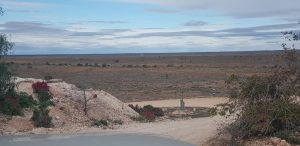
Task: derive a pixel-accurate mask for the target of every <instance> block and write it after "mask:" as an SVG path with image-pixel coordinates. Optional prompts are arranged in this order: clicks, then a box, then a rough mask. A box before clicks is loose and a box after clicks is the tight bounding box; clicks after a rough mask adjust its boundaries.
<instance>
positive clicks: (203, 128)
mask: <svg viewBox="0 0 300 146" xmlns="http://www.w3.org/2000/svg"><path fill="white" fill-rule="evenodd" d="M184 101H185V105H186V106H192V107H213V106H215V105H216V104H220V103H225V102H227V101H228V99H227V98H222V97H210V98H193V99H185V100H184ZM128 104H133V105H136V104H138V105H139V106H144V105H148V104H150V105H153V106H156V107H178V106H179V99H170V100H158V101H143V102H131V103H128ZM224 121H225V118H224V117H220V116H215V117H206V118H197V119H189V120H182V121H165V122H158V123H140V124H132V125H128V126H127V127H125V128H123V129H120V130H117V131H118V132H121V133H144V134H145V133H146V134H155V135H160V136H165V137H169V138H173V139H177V140H181V141H184V142H188V143H191V144H194V145H203V144H204V143H205V142H206V141H207V140H209V139H210V137H212V136H215V135H216V134H217V129H218V128H219V127H220V125H221V124H222V123H224Z"/></svg>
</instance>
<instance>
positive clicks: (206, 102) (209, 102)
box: [128, 97, 228, 107]
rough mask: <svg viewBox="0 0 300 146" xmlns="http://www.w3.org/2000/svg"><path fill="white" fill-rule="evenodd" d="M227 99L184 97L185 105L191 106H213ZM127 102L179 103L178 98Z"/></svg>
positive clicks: (163, 104)
mask: <svg viewBox="0 0 300 146" xmlns="http://www.w3.org/2000/svg"><path fill="white" fill-rule="evenodd" d="M227 101H228V99H227V98H224V97H207V98H191V99H184V102H185V106H187V107H188V106H191V107H213V106H215V105H216V104H220V103H225V102H227ZM128 104H133V105H136V104H137V105H139V106H144V105H153V106H155V107H178V106H179V105H180V99H169V100H156V101H142V102H130V103H128Z"/></svg>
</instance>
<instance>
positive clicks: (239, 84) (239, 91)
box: [220, 32, 300, 144]
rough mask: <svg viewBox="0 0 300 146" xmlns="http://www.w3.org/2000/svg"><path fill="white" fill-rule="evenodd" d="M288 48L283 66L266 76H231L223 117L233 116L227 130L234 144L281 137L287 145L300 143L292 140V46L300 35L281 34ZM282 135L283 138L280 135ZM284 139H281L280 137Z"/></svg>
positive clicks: (296, 78) (296, 88)
mask: <svg viewBox="0 0 300 146" xmlns="http://www.w3.org/2000/svg"><path fill="white" fill-rule="evenodd" d="M282 34H283V36H284V37H285V39H287V40H288V42H289V44H290V45H288V44H287V43H283V44H282V47H283V49H284V53H283V55H282V58H283V60H284V62H283V63H281V64H279V65H276V67H274V68H273V69H272V70H271V72H270V74H269V75H263V76H257V75H256V76H251V77H247V78H239V77H237V76H235V75H232V76H230V77H229V78H228V79H227V81H226V83H227V85H228V88H229V89H230V90H229V91H230V93H229V94H230V103H228V104H223V105H222V107H223V111H221V112H220V113H222V115H231V114H234V115H235V116H234V117H236V121H235V122H233V123H232V124H231V125H230V126H229V131H230V132H231V134H232V136H233V137H234V138H237V139H235V140H238V139H239V138H250V137H256V136H282V137H281V138H285V139H286V138H287V139H286V140H288V141H290V142H297V141H298V144H299V142H300V140H299V137H298V138H297V137H296V136H295V132H297V131H298V130H299V128H300V118H299V117H300V106H299V103H296V100H295V98H299V96H300V62H299V61H300V60H299V59H300V58H299V55H298V54H297V49H296V45H295V42H297V41H298V40H299V36H300V33H295V32H283V33H282ZM282 133H284V134H282ZM283 135H284V136H283Z"/></svg>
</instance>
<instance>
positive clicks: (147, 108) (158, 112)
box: [143, 105, 164, 117]
mask: <svg viewBox="0 0 300 146" xmlns="http://www.w3.org/2000/svg"><path fill="white" fill-rule="evenodd" d="M143 110H144V111H149V112H152V113H153V114H154V115H155V116H156V117H163V116H164V112H163V110H162V109H161V108H156V107H153V106H152V105H146V106H144V108H143Z"/></svg>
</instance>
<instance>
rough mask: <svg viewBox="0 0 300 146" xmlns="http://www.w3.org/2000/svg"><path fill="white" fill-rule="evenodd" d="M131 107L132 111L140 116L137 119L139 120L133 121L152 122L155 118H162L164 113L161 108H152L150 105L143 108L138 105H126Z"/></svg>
mask: <svg viewBox="0 0 300 146" xmlns="http://www.w3.org/2000/svg"><path fill="white" fill-rule="evenodd" d="M128 106H129V107H131V108H132V109H133V110H134V111H136V112H137V113H139V114H140V116H141V117H138V118H139V119H134V120H140V121H143V122H144V121H148V122H153V121H155V119H156V117H162V116H164V112H163V110H162V109H161V108H157V107H153V106H152V105H146V106H144V107H143V108H141V107H139V106H138V105H136V106H133V105H132V104H130V105H128Z"/></svg>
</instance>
